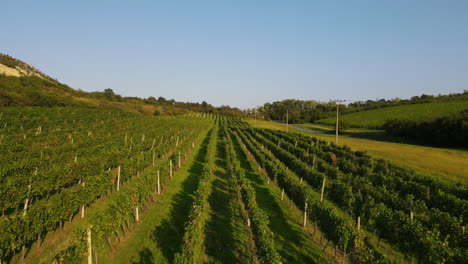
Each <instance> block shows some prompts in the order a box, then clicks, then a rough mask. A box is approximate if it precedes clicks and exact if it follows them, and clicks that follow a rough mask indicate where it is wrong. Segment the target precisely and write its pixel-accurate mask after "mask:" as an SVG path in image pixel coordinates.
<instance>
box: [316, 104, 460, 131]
mask: <svg viewBox="0 0 468 264" xmlns="http://www.w3.org/2000/svg"><path fill="white" fill-rule="evenodd" d="M465 109H468V101H451V102H434V103H424V104H412V105H400V106H394V107H386V108H379V109H373V110H367V111H362V112H356V113H350V114H343V115H341V116H340V119H341V120H343V121H344V122H345V123H347V124H348V125H349V126H351V127H362V128H381V127H382V126H383V125H384V124H385V122H386V121H387V120H391V119H406V120H411V121H417V122H421V121H430V120H433V119H436V118H439V117H444V116H447V115H450V114H453V113H459V112H461V111H463V110H465ZM335 122H336V118H335V117H330V118H325V119H321V120H318V121H317V122H316V123H321V124H327V125H334V124H335Z"/></svg>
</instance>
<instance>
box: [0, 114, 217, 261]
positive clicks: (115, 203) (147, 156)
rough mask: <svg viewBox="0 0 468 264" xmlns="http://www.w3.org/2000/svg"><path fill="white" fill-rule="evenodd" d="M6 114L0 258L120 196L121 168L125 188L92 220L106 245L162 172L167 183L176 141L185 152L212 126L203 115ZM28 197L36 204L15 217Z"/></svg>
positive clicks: (97, 237)
mask: <svg viewBox="0 0 468 264" xmlns="http://www.w3.org/2000/svg"><path fill="white" fill-rule="evenodd" d="M0 112H1V113H2V114H1V118H0V123H1V124H2V125H1V126H0V134H1V135H2V142H1V144H0V147H1V149H2V153H3V154H4V156H3V157H5V158H4V159H1V160H0V182H1V185H0V194H1V196H2V197H3V198H2V199H1V200H0V210H1V211H3V212H4V213H5V215H4V216H2V217H0V237H2V239H1V240H0V241H1V242H0V259H6V258H9V257H10V256H11V255H12V254H14V252H18V250H19V249H20V248H21V246H22V245H30V244H31V243H32V242H33V241H35V240H36V239H37V236H38V235H42V236H43V235H45V234H46V233H47V232H49V231H52V230H55V229H56V228H57V227H58V226H60V225H62V224H63V222H64V221H68V220H69V219H70V218H71V217H73V215H75V214H76V213H78V211H79V208H80V206H82V205H85V206H86V205H89V204H91V203H93V202H94V201H95V200H96V199H97V198H99V197H100V196H101V195H104V194H107V193H110V192H112V191H113V190H115V184H116V179H117V178H116V176H117V175H116V168H117V166H120V167H121V177H120V180H121V188H122V189H121V190H120V191H119V192H118V193H117V195H115V196H114V197H113V198H112V200H111V202H110V203H109V206H108V207H107V208H104V209H103V210H101V211H99V212H97V213H96V214H95V215H94V216H93V217H92V218H91V219H90V222H91V224H93V226H94V228H93V238H94V239H95V240H94V239H93V241H95V243H96V244H97V245H99V244H101V245H102V244H105V243H106V242H105V241H106V239H107V238H108V237H109V236H110V235H113V234H114V232H115V230H116V229H117V228H119V227H120V226H122V224H123V223H125V222H126V221H128V218H129V217H132V216H133V212H134V210H135V206H137V205H138V204H143V203H144V202H145V201H146V200H147V199H148V197H149V195H150V194H152V193H154V191H155V188H154V186H153V185H149V184H148V182H156V171H155V170H156V169H159V170H160V171H161V175H162V179H161V183H162V184H163V185H164V184H166V182H167V181H168V178H169V177H168V176H167V175H168V172H167V171H168V163H169V160H168V159H169V158H170V155H168V154H170V153H172V151H174V145H175V143H176V139H177V137H180V139H181V140H180V141H179V145H178V149H179V150H180V151H182V152H183V151H185V150H187V149H188V148H189V147H190V146H191V143H192V140H194V139H195V137H196V136H198V134H199V133H200V132H201V131H203V130H205V129H206V127H209V125H210V122H211V121H210V118H200V117H199V116H190V117H178V118H172V117H158V118H150V117H144V116H140V115H135V114H130V113H124V112H113V111H105V110H95V109H94V110H92V109H77V108H65V109H60V108H37V107H36V108H3V109H1V111H0ZM153 155H154V156H153ZM75 157H76V162H75ZM162 157H164V158H162ZM153 159H154V160H155V162H156V163H155V167H152V163H153ZM137 175H139V177H137ZM124 183H125V184H124ZM28 185H29V186H31V188H30V189H29V187H28ZM26 198H28V199H29V203H30V204H29V206H28V210H27V214H26V215H25V216H23V215H22V214H18V213H16V212H15V211H16V209H17V208H21V209H22V208H23V207H22V205H23V204H24V202H25V200H26ZM32 201H33V202H32ZM77 243H78V242H77ZM93 243H94V242H93ZM76 246H77V248H81V247H82V245H80V244H79V243H78V244H76ZM64 254H65V255H63V256H69V255H70V254H68V253H66V252H65V253H64ZM61 257H62V256H60V258H61Z"/></svg>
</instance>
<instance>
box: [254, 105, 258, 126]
mask: <svg viewBox="0 0 468 264" xmlns="http://www.w3.org/2000/svg"><path fill="white" fill-rule="evenodd" d="M254 116H255V124H256V123H257V107H255V110H254Z"/></svg>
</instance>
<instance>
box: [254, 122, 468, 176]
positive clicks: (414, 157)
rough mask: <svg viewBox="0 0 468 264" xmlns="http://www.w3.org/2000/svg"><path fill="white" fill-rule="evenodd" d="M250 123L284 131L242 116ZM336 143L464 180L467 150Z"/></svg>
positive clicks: (351, 141) (324, 137)
mask: <svg viewBox="0 0 468 264" xmlns="http://www.w3.org/2000/svg"><path fill="white" fill-rule="evenodd" d="M246 121H247V122H248V123H250V124H251V125H252V126H254V127H259V128H269V129H277V130H282V131H286V125H285V124H280V123H276V122H272V121H263V120H257V121H255V120H251V119H247V120H246ZM289 131H290V132H295V133H301V134H304V135H308V136H312V137H316V138H319V139H321V140H326V141H331V142H335V136H334V135H321V134H314V133H309V132H305V131H302V130H299V129H296V128H293V127H291V126H289ZM338 143H339V145H348V146H349V147H351V148H352V149H353V150H362V151H367V152H369V154H371V155H372V156H374V157H377V158H383V159H388V160H391V161H393V162H395V163H398V164H400V165H404V166H408V167H410V168H413V169H416V170H418V171H420V172H422V173H425V174H429V175H432V176H434V177H437V178H442V179H449V180H452V181H457V182H462V183H465V184H466V183H468V167H467V166H466V164H468V150H460V149H448V148H435V147H426V146H418V145H410V144H400V143H392V142H382V141H373V140H366V139H357V138H350V137H346V136H340V137H339V141H338Z"/></svg>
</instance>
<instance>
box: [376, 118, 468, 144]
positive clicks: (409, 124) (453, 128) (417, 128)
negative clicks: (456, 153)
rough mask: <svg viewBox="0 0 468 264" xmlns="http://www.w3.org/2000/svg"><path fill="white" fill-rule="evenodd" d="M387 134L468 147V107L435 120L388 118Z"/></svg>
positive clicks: (406, 138)
mask: <svg viewBox="0 0 468 264" xmlns="http://www.w3.org/2000/svg"><path fill="white" fill-rule="evenodd" d="M383 128H384V129H385V131H386V133H387V135H389V136H393V137H398V138H403V139H404V140H410V141H413V142H418V143H423V144H430V145H437V146H448V147H468V109H467V110H465V111H463V112H461V113H455V114H451V115H448V116H444V117H440V118H437V119H435V120H433V121H426V122H417V121H412V120H404V119H395V120H388V121H387V122H385V124H384V125H383Z"/></svg>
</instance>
